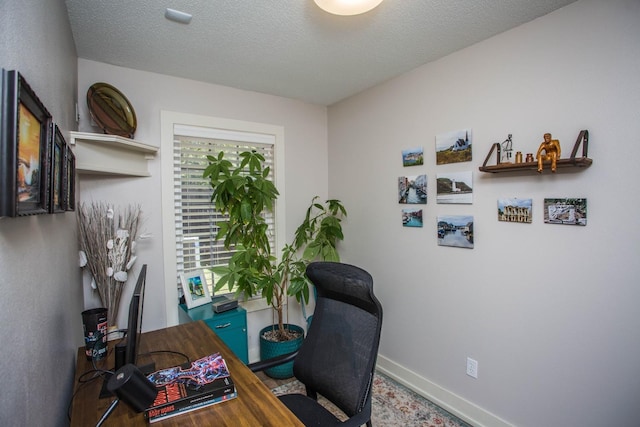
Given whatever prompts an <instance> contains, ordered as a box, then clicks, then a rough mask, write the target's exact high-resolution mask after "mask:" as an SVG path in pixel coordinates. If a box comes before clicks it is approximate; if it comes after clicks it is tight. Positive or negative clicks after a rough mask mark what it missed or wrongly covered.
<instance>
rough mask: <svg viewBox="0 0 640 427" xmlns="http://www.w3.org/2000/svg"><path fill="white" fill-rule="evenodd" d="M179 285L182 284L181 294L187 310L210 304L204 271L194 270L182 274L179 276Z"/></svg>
mask: <svg viewBox="0 0 640 427" xmlns="http://www.w3.org/2000/svg"><path fill="white" fill-rule="evenodd" d="M180 283H181V284H182V292H183V293H184V300H185V302H186V303H187V307H188V308H194V307H199V306H201V305H204V304H207V303H210V302H211V295H210V294H209V287H208V286H207V279H206V278H205V277H204V271H202V270H194V271H191V272H189V273H182V274H180Z"/></svg>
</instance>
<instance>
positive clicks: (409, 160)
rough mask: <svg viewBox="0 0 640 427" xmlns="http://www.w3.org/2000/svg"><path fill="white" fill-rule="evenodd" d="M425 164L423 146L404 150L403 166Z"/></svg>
mask: <svg viewBox="0 0 640 427" xmlns="http://www.w3.org/2000/svg"><path fill="white" fill-rule="evenodd" d="M423 164H424V150H423V149H422V147H416V148H409V149H407V150H402V166H404V167H407V166H420V165H423Z"/></svg>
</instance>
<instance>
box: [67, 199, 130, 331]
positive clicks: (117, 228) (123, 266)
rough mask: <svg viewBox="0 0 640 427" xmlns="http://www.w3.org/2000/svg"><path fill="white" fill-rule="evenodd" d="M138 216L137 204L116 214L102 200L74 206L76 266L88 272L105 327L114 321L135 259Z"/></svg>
mask: <svg viewBox="0 0 640 427" xmlns="http://www.w3.org/2000/svg"><path fill="white" fill-rule="evenodd" d="M140 217H141V208H140V206H128V207H127V208H126V209H125V210H124V212H122V213H118V212H116V211H114V209H113V207H111V206H109V205H107V204H106V203H102V202H93V203H91V204H85V203H81V204H80V206H79V209H78V214H77V218H78V229H79V238H80V267H86V268H88V269H89V271H90V273H91V276H92V280H91V287H92V288H93V289H96V290H97V291H98V294H99V296H100V301H102V304H103V305H104V306H105V307H106V308H107V310H108V311H107V322H108V323H109V326H112V325H114V324H115V322H116V320H117V316H118V309H119V307H120V295H121V294H122V289H123V288H124V286H125V284H126V282H127V278H128V273H127V272H128V271H129V270H130V269H131V267H132V266H133V264H134V263H135V261H136V255H135V249H136V239H137V237H138V226H139V225H140Z"/></svg>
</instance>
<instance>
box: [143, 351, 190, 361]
mask: <svg viewBox="0 0 640 427" xmlns="http://www.w3.org/2000/svg"><path fill="white" fill-rule="evenodd" d="M162 353H166V354H174V355H176V356H180V357H184V359H185V360H186V363H191V359H190V358H189V356H187V355H186V354H184V353H181V352H179V351H173V350H154V351H150V352H148V353H143V354H141V356H151V355H154V354H162Z"/></svg>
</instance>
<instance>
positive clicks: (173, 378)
mask: <svg viewBox="0 0 640 427" xmlns="http://www.w3.org/2000/svg"><path fill="white" fill-rule="evenodd" d="M147 378H148V379H149V380H150V381H151V382H152V383H153V384H155V386H156V388H157V389H158V396H157V397H156V400H155V401H154V402H153V404H152V405H151V406H150V407H149V408H148V409H147V410H146V411H145V415H146V417H147V419H148V420H149V422H151V423H152V422H155V421H159V420H162V419H166V418H170V417H173V416H176V415H179V414H183V413H186V412H191V411H194V410H196V409H201V408H204V407H207V406H210V405H214V404H216V403H220V402H224V401H226V400H230V399H233V398H235V397H237V396H238V394H237V392H236V387H235V384H234V383H233V380H232V379H231V376H230V375H229V370H228V369H227V364H226V362H225V361H224V359H223V358H222V356H221V355H220V353H214V354H211V355H209V356H206V357H203V358H201V359H198V360H196V361H194V362H192V363H190V364H189V363H186V364H184V365H181V366H174V367H172V368H167V369H161V370H159V371H156V372H154V373H152V374H150V375H148V376H147Z"/></svg>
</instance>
